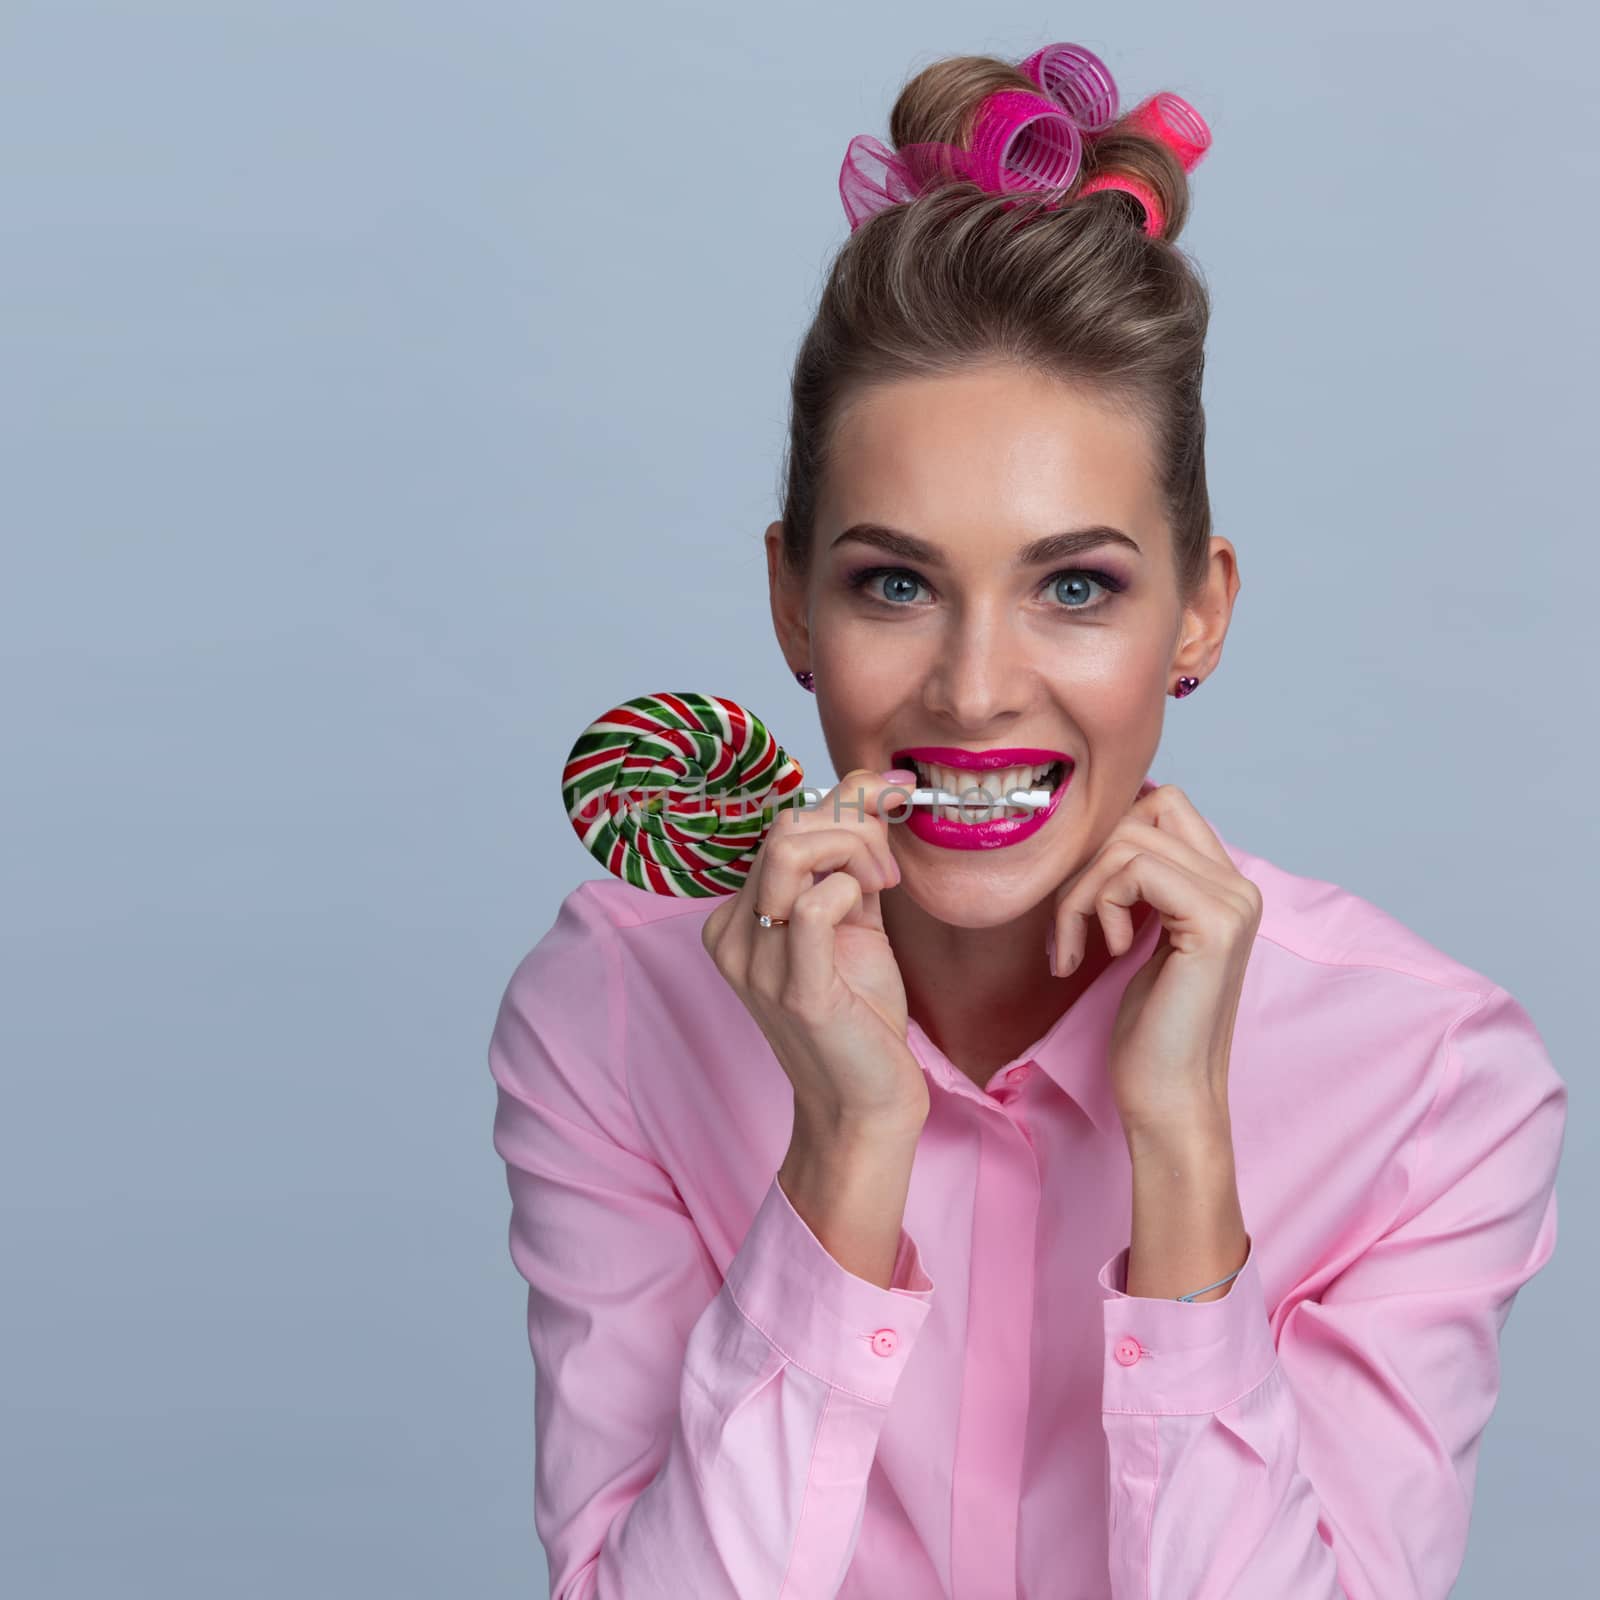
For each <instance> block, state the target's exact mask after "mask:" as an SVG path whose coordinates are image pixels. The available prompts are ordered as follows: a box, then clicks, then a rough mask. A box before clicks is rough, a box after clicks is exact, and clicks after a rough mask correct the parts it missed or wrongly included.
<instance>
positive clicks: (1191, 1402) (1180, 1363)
mask: <svg viewBox="0 0 1600 1600" xmlns="http://www.w3.org/2000/svg"><path fill="white" fill-rule="evenodd" d="M1246 1237H1247V1238H1249V1235H1246ZM1131 1248H1132V1246H1130V1245H1124V1246H1123V1247H1122V1249H1120V1250H1119V1251H1118V1252H1117V1253H1116V1254H1115V1255H1114V1256H1112V1258H1111V1259H1110V1260H1109V1261H1108V1262H1106V1264H1105V1265H1104V1266H1103V1267H1101V1269H1100V1275H1099V1280H1098V1281H1099V1284H1100V1293H1101V1298H1102V1305H1101V1311H1102V1314H1103V1319H1104V1320H1103V1330H1104V1340H1105V1342H1104V1355H1103V1362H1104V1369H1105V1372H1104V1383H1103V1386H1102V1401H1101V1404H1102V1407H1103V1409H1104V1410H1106V1411H1127V1412H1136V1413H1142V1414H1145V1415H1150V1414H1163V1415H1183V1414H1188V1413H1193V1412H1209V1411H1220V1410H1221V1409H1222V1408H1223V1407H1224V1406H1226V1405H1231V1404H1232V1403H1233V1402H1234V1401H1235V1400H1237V1399H1238V1398H1239V1397H1240V1396H1241V1395H1244V1394H1247V1393H1248V1392H1249V1391H1250V1390H1251V1389H1253V1388H1255V1386H1256V1385H1257V1384H1258V1383H1260V1382H1261V1381H1262V1380H1263V1379H1264V1378H1265V1377H1266V1376H1267V1374H1268V1373H1270V1372H1271V1371H1272V1368H1273V1366H1274V1364H1275V1363H1276V1362H1277V1359H1278V1352H1277V1348H1276V1346H1274V1344H1273V1342H1272V1328H1271V1324H1270V1323H1269V1322H1268V1320H1267V1308H1266V1302H1265V1298H1264V1296H1263V1292H1262V1288H1261V1276H1260V1273H1259V1272H1258V1271H1257V1269H1256V1251H1255V1241H1254V1239H1250V1242H1249V1253H1248V1254H1247V1255H1246V1256H1245V1261H1244V1265H1243V1266H1242V1267H1241V1268H1240V1269H1239V1275H1238V1276H1237V1277H1236V1278H1235V1279H1234V1280H1233V1282H1232V1283H1230V1284H1229V1285H1228V1288H1227V1292H1226V1293H1225V1294H1224V1295H1223V1296H1222V1297H1221V1298H1220V1299H1218V1300H1177V1299H1173V1300H1152V1299H1148V1298H1146V1297H1145V1296H1144V1295H1130V1294H1125V1293H1124V1292H1123V1290H1122V1287H1121V1286H1122V1285H1123V1284H1125V1283H1126V1282H1127V1281H1128V1252H1129V1250H1130V1249H1131ZM1201 1287H1203V1285H1199V1284H1197V1285H1196V1288H1201Z"/></svg>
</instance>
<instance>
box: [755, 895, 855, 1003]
mask: <svg viewBox="0 0 1600 1600" xmlns="http://www.w3.org/2000/svg"><path fill="white" fill-rule="evenodd" d="M861 903H862V893H861V885H860V883H859V882H858V881H857V880H856V879H855V878H853V877H851V876H850V875H849V873H846V872H831V873H829V874H828V876H827V877H826V878H824V879H823V880H822V881H821V882H820V883H817V884H813V885H812V887H811V888H809V889H805V890H803V891H802V892H801V894H800V897H799V898H798V899H797V900H796V901H795V903H794V908H793V910H792V911H791V912H790V915H789V926H788V927H787V928H785V929H784V930H783V939H784V941H785V951H784V953H785V955H786V956H787V958H788V966H787V975H786V977H785V980H784V986H783V991H782V996H781V998H782V1000H783V1003H784V1005H785V1006H787V1007H788V1008H789V1009H791V1010H792V1011H794V1012H795V1013H796V1015H798V1016H801V1017H804V1018H809V1019H811V1020H821V1019H822V1018H824V1017H826V1016H827V1015H828V1014H829V1011H830V1009H831V1007H832V1006H833V1004H834V1003H835V999H836V996H837V994H838V987H839V985H840V983H841V982H842V980H841V979H840V977H839V972H838V968H837V966H836V965H835V952H834V946H835V943H836V940H837V929H838V927H839V924H840V923H841V922H843V921H844V920H845V919H846V918H847V917H848V916H849V915H850V913H851V912H852V911H853V910H855V908H856V907H857V906H859V905H860V904H861ZM756 931H757V932H758V933H762V932H766V931H767V930H765V929H761V928H758V929H757V930H756Z"/></svg>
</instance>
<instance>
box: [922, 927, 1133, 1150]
mask: <svg viewBox="0 0 1600 1600" xmlns="http://www.w3.org/2000/svg"><path fill="white" fill-rule="evenodd" d="M1160 936H1161V918H1160V917H1159V916H1157V915H1154V914H1152V915H1151V916H1149V917H1147V918H1146V919H1145V924H1144V927H1143V928H1141V929H1140V930H1139V932H1138V934H1137V935H1136V936H1135V938H1134V941H1133V943H1132V944H1131V945H1130V946H1129V947H1128V948H1127V949H1126V950H1124V951H1123V952H1122V954H1121V955H1120V956H1117V957H1115V958H1114V959H1113V960H1112V961H1111V962H1110V963H1109V964H1108V965H1107V966H1106V967H1104V968H1103V969H1102V970H1101V971H1100V973H1099V974H1098V975H1097V976H1096V977H1095V978H1094V980H1093V981H1092V982H1091V983H1090V985H1089V987H1088V988H1087V989H1085V990H1084V991H1083V993H1082V994H1080V995H1079V996H1078V998H1077V999H1076V1000H1075V1001H1073V1003H1072V1004H1071V1005H1070V1006H1068V1007H1067V1009H1066V1010H1065V1011H1063V1012H1062V1013H1061V1015H1060V1016H1059V1017H1057V1018H1056V1020H1055V1021H1054V1022H1053V1023H1052V1024H1051V1025H1050V1027H1049V1028H1048V1029H1047V1030H1046V1031H1045V1033H1044V1034H1042V1035H1041V1036H1040V1037H1039V1038H1038V1039H1036V1040H1035V1041H1034V1042H1033V1043H1032V1044H1031V1045H1029V1046H1028V1047H1027V1048H1026V1049H1025V1050H1023V1051H1021V1052H1020V1053H1019V1054H1017V1055H1015V1056H1013V1057H1012V1058H1011V1059H1010V1060H1009V1061H1006V1062H1004V1063H1002V1064H1001V1065H1000V1066H999V1067H997V1068H996V1069H995V1072H996V1073H1002V1072H1004V1071H1006V1070H1007V1069H1008V1068H1010V1067H1013V1066H1016V1065H1017V1064H1018V1063H1020V1062H1023V1061H1030V1060H1031V1061H1035V1062H1037V1063H1038V1065H1039V1069H1040V1070H1041V1071H1042V1072H1044V1073H1046V1074H1047V1075H1048V1076H1049V1077H1050V1078H1051V1080H1052V1081H1053V1082H1054V1083H1055V1084H1056V1085H1057V1086H1058V1087H1059V1088H1060V1089H1061V1091H1062V1092H1063V1093H1064V1094H1066V1095H1067V1096H1068V1098H1069V1099H1071V1100H1072V1101H1073V1102H1074V1103H1075V1104H1076V1105H1077V1106H1078V1107H1079V1108H1080V1109H1081V1110H1082V1111H1083V1113H1084V1115H1085V1116H1087V1117H1088V1118H1089V1120H1090V1122H1092V1123H1093V1124H1094V1126H1095V1128H1096V1130H1097V1131H1098V1132H1100V1133H1102V1134H1105V1135H1106V1136H1108V1137H1109V1136H1111V1135H1113V1134H1116V1133H1118V1132H1120V1131H1121V1128H1122V1119H1121V1118H1120V1117H1119V1116H1118V1114H1117V1104H1116V1097H1115V1096H1114V1095H1113V1094H1112V1092H1111V1079H1110V1075H1109V1072H1108V1070H1107V1065H1106V1063H1107V1061H1108V1060H1109V1057H1110V1050H1111V1030H1112V1028H1113V1027H1114V1026H1115V1024H1116V1020H1117V1010H1118V1008H1119V1007H1120V1005H1121V1003H1122V996H1123V994H1124V993H1125V991H1126V990H1127V987H1128V983H1129V980H1130V979H1131V978H1132V977H1133V975H1134V973H1136V972H1137V971H1138V970H1139V968H1140V967H1142V966H1143V965H1144V964H1145V962H1146V961H1148V960H1149V959H1150V956H1151V954H1152V953H1153V952H1154V950H1155V947H1156V940H1157V939H1158V938H1159V937H1160ZM906 1034H907V1041H908V1043H909V1044H910V1046H911V1053H912V1054H913V1055H914V1056H916V1058H917V1059H918V1060H919V1061H920V1062H921V1063H922V1065H923V1067H924V1069H925V1070H926V1071H927V1072H928V1073H929V1075H930V1076H931V1077H932V1078H933V1079H934V1081H935V1082H937V1083H939V1084H941V1085H942V1086H943V1087H944V1088H946V1089H948V1090H951V1091H953V1092H954V1093H956V1094H967V1095H973V1096H977V1097H980V1098H986V1097H985V1096H984V1092H983V1090H982V1089H980V1088H979V1087H978V1086H977V1084H975V1083H974V1082H973V1081H972V1080H971V1079H970V1078H969V1077H967V1075H966V1074H965V1073H964V1072H961V1071H960V1070H959V1069H958V1068H956V1067H955V1066H953V1065H952V1064H951V1062H950V1059H949V1057H947V1056H946V1055H945V1054H944V1052H943V1051H942V1050H940V1049H939V1047H938V1046H937V1045H936V1044H935V1043H934V1042H933V1040H932V1039H930V1038H929V1037H928V1035H927V1033H926V1032H925V1031H924V1029H923V1027H922V1024H921V1023H919V1022H918V1021H917V1020H916V1018H915V1017H912V1018H909V1019H908V1021H907V1028H906ZM992 1077H993V1075H991V1079H992Z"/></svg>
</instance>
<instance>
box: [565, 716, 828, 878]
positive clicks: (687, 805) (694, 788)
mask: <svg viewBox="0 0 1600 1600" xmlns="http://www.w3.org/2000/svg"><path fill="white" fill-rule="evenodd" d="M804 775H805V774H804V772H803V771H802V770H801V767H800V763H799V762H798V761H796V760H795V759H794V758H793V757H792V756H790V755H788V754H786V753H785V751H784V750H783V747H782V746H781V745H779V744H778V743H777V741H776V740H774V739H773V737H772V735H771V734H770V733H768V732H767V729H766V726H765V725H764V724H763V723H762V721H761V719H760V718H759V717H758V716H756V715H755V714H754V712H751V711H747V710H746V709H745V708H744V707H743V706H741V705H740V704H739V703H738V702H737V701H734V700H727V699H724V698H723V697H722V696H721V695H715V694H642V695H639V696H637V697H636V698H635V699H632V700H625V701H624V702H623V703H622V704H621V705H620V706H616V707H614V708H613V709H612V710H610V711H608V712H606V714H605V715H604V716H603V717H597V718H596V719H595V720H594V721H593V722H591V723H590V724H589V726H588V727H587V728H585V729H584V730H583V732H582V733H581V734H579V736H578V741H577V743H576V744H574V745H573V747H572V753H571V754H570V755H569V756H568V757H567V764H566V766H565V768H564V769H563V770H562V773H561V800H562V804H563V805H565V807H566V809H567V816H568V818H569V819H570V820H571V823H572V826H573V830H574V831H575V832H576V833H577V835H578V837H579V839H581V840H582V841H583V846H584V848H585V849H586V850H588V851H589V852H590V854H591V855H593V856H594V857H595V859H596V860H597V861H599V862H600V864H601V865H602V866H604V867H605V869H606V870H607V871H608V872H611V873H614V874H615V875H616V876H617V877H619V878H621V879H622V881H623V882H624V883H631V884H632V885H633V886H634V887H635V888H636V889H647V890H649V891H651V892H652V893H654V894H674V895H689V896H708V895H720V894H737V893H738V891H739V889H740V888H741V887H742V886H743V884H744V881H745V878H746V877H747V876H748V875H749V872H750V863H751V862H752V861H753V860H754V858H755V855H756V852H757V851H758V850H759V849H760V848H761V841H762V840H763V839H764V838H765V837H766V833H767V829H768V828H769V827H771V825H772V822H773V820H774V818H775V817H776V816H777V808H778V807H779V806H780V805H782V804H783V803H784V801H785V800H786V798H788V797H790V796H793V795H794V792H795V791H796V790H797V789H799V788H800V784H801V779H802V778H803V777H804ZM789 803H790V804H798V803H799V801H798V798H796V799H790V800H789Z"/></svg>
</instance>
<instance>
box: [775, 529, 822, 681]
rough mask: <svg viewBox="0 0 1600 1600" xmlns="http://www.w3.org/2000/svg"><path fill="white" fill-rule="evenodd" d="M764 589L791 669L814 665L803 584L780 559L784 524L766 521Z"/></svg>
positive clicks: (779, 645)
mask: <svg viewBox="0 0 1600 1600" xmlns="http://www.w3.org/2000/svg"><path fill="white" fill-rule="evenodd" d="M765 540H766V546H767V589H768V592H769V596H770V599H771V603H772V627H773V631H774V632H775V633H776V634H777V636H778V647H779V648H780V649H781V650H782V651H783V659H784V660H785V661H787V662H788V663H789V670H790V672H800V671H802V670H803V669H804V668H806V667H810V666H813V665H814V663H813V662H812V660H811V628H810V625H809V623H808V622H807V606H806V584H805V582H804V580H803V579H800V578H797V577H795V575H794V574H793V573H792V572H790V571H788V570H787V569H786V568H785V566H784V562H783V523H782V522H770V523H768V524H767V531H766V535H765Z"/></svg>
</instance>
